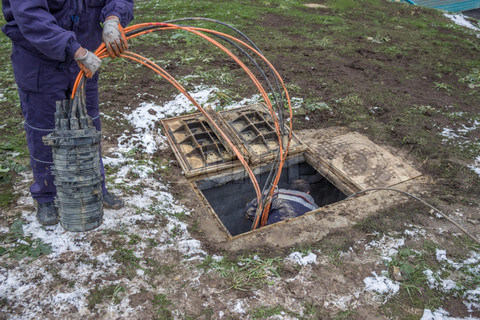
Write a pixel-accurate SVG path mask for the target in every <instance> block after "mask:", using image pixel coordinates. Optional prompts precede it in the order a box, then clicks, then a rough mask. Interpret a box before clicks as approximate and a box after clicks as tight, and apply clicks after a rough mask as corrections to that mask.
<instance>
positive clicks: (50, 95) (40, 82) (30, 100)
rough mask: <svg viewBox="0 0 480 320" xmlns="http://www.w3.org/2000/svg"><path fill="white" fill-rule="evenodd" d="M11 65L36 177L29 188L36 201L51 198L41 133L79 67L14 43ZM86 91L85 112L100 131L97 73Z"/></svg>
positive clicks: (49, 127) (69, 90)
mask: <svg viewBox="0 0 480 320" xmlns="http://www.w3.org/2000/svg"><path fill="white" fill-rule="evenodd" d="M12 65H13V71H14V74H15V80H16V82H17V85H18V94H19V96H20V102H21V107H22V113H23V117H24V118H25V125H24V127H25V132H26V135H27V144H28V149H29V151H30V165H31V167H32V171H33V178H34V179H35V181H34V182H33V184H32V185H31V187H30V192H31V194H32V197H33V198H34V199H35V200H37V201H38V202H39V203H46V202H51V201H53V200H54V197H55V194H56V188H55V184H54V176H53V175H52V173H51V167H52V165H53V160H52V149H51V147H50V146H46V145H45V144H44V143H43V141H42V137H43V136H46V135H48V134H49V133H51V132H52V130H53V129H54V127H55V125H54V113H55V110H56V101H60V100H65V99H68V98H69V97H70V95H71V93H72V88H73V84H74V82H75V78H76V77H77V74H78V72H79V68H78V66H77V64H76V63H75V62H73V63H72V64H70V66H68V67H65V66H64V64H60V63H58V62H54V61H47V60H44V59H41V58H39V57H37V56H35V55H33V54H31V53H29V52H28V51H27V50H25V49H23V48H21V47H19V46H15V45H14V46H13V50H12ZM86 95H87V101H86V102H87V111H88V114H89V115H90V117H92V120H93V124H94V125H95V127H96V128H97V130H99V131H100V130H101V124H100V118H99V109H98V74H97V75H95V76H94V78H93V79H88V80H87V82H86ZM100 164H101V174H102V189H103V193H104V194H105V193H106V188H105V170H104V168H103V163H102V160H101V157H100Z"/></svg>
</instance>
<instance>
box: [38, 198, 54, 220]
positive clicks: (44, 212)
mask: <svg viewBox="0 0 480 320" xmlns="http://www.w3.org/2000/svg"><path fill="white" fill-rule="evenodd" d="M37 220H38V222H39V223H40V224H42V225H44V226H52V225H54V224H57V223H58V211H57V208H56V207H55V204H54V202H53V201H52V202H47V203H37Z"/></svg>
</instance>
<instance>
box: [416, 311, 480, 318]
mask: <svg viewBox="0 0 480 320" xmlns="http://www.w3.org/2000/svg"><path fill="white" fill-rule="evenodd" d="M474 319H477V318H472V317H467V318H455V317H450V313H448V311H446V310H443V309H442V308H439V309H437V310H435V311H432V310H430V309H424V310H423V315H422V318H420V320H474Z"/></svg>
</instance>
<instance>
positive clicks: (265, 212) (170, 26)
mask: <svg viewBox="0 0 480 320" xmlns="http://www.w3.org/2000/svg"><path fill="white" fill-rule="evenodd" d="M144 26H158V27H161V29H160V28H159V29H158V30H171V29H181V30H185V31H188V32H191V33H194V34H196V35H198V36H200V37H202V38H204V39H205V40H207V41H209V42H211V43H212V44H214V45H215V46H217V47H218V48H220V49H221V50H222V51H224V52H225V53H227V54H228V55H229V56H230V57H231V58H232V59H234V61H235V62H237V63H238V64H239V65H240V66H241V67H242V68H243V69H244V71H245V72H246V73H247V75H248V76H249V77H250V79H251V80H252V82H253V83H254V84H255V86H256V87H257V89H258V90H259V91H260V93H261V95H262V97H263V98H264V100H265V103H266V104H267V108H268V109H269V111H270V113H271V115H272V118H273V120H274V125H275V129H276V131H277V136H278V139H279V152H280V154H281V157H280V162H279V169H280V168H282V167H283V165H284V163H285V160H286V157H287V154H288V149H289V146H290V141H291V138H292V120H291V119H292V116H293V112H292V107H291V101H290V97H289V95H288V91H287V89H286V87H285V84H284V82H283V80H282V78H281V77H280V75H279V74H278V72H277V71H276V69H275V68H274V67H273V65H272V64H271V63H270V62H269V61H268V60H267V59H266V58H265V57H264V56H263V55H262V54H260V53H259V52H258V51H257V50H255V49H254V48H252V47H251V46H250V45H248V44H246V43H244V42H243V41H241V40H239V39H237V38H235V37H233V36H230V35H228V34H224V33H221V32H217V31H214V30H209V29H204V28H196V27H181V26H177V25H174V24H167V23H143V24H137V25H134V26H130V27H127V28H125V32H129V31H132V30H136V29H139V28H142V27H144ZM156 30H157V29H153V30H146V31H144V32H140V33H138V34H134V35H131V36H129V37H128V39H131V38H133V37H137V36H140V35H143V34H147V33H151V32H153V31H156ZM200 31H204V32H209V33H213V34H218V35H222V36H224V37H227V38H229V39H231V40H234V41H236V42H238V43H240V44H242V45H243V46H245V47H247V48H249V49H250V50H252V51H253V52H254V53H255V54H257V55H258V56H259V57H260V58H261V59H262V60H264V62H265V63H267V64H268V65H269V67H270V68H271V69H272V70H273V72H274V73H275V74H276V76H277V78H278V79H279V80H280V83H281V84H282V87H283V89H284V91H285V95H286V99H287V102H288V108H289V113H290V124H289V130H288V131H289V132H288V142H287V146H286V148H285V152H283V141H282V139H281V132H280V128H279V123H278V118H277V117H276V114H275V111H274V109H273V106H272V104H271V101H270V99H269V97H268V95H267V94H266V92H265V90H264V89H263V87H262V85H261V84H260V82H259V81H258V79H257V78H256V77H255V76H254V75H253V73H252V72H251V71H250V69H248V67H246V66H245V64H243V62H242V61H240V60H239V59H238V57H237V56H235V55H234V54H233V53H232V52H231V51H230V50H228V49H227V48H226V47H224V46H223V45H221V44H220V43H218V42H217V41H215V40H214V39H212V38H211V37H209V36H207V35H205V34H203V33H201V32H200ZM105 51H106V48H105V44H104V43H102V44H101V45H100V46H99V47H98V48H97V50H96V51H95V54H96V55H97V56H99V58H101V59H103V58H106V57H108V54H105ZM126 53H127V54H126V55H125V54H124V55H122V57H126V58H129V59H131V60H133V61H136V62H139V63H141V64H143V65H145V66H146V67H148V68H150V69H151V70H153V71H154V72H156V73H158V74H160V75H161V76H162V77H163V78H165V79H166V80H167V81H169V82H170V83H171V84H172V85H174V86H175V88H177V89H178V90H179V91H180V92H181V93H182V94H184V95H185V96H186V97H187V98H188V99H189V100H190V101H191V102H192V103H193V104H194V105H195V106H196V107H197V109H199V110H200V111H201V112H202V114H204V116H205V117H207V119H209V120H210V121H211V123H212V124H214V126H215V127H216V128H217V130H218V131H219V132H220V133H221V134H222V136H223V137H224V138H225V140H226V142H227V143H228V144H229V145H230V147H231V148H232V150H233V151H234V153H235V154H236V156H237V157H238V159H239V160H240V162H241V163H242V164H243V165H244V167H245V169H246V170H247V173H248V174H249V176H250V179H251V180H252V183H253V184H254V188H255V191H256V193H257V202H258V204H260V199H261V193H260V188H259V186H258V182H257V181H256V178H255V175H254V174H253V171H252V170H251V168H250V167H249V166H248V164H247V163H246V161H245V159H244V158H243V156H242V155H241V153H240V152H239V151H238V149H237V148H236V147H235V146H234V145H233V143H232V142H231V141H230V140H229V139H228V137H227V136H226V135H225V134H224V133H223V132H222V131H221V130H220V128H218V126H217V125H216V124H215V123H214V122H213V120H212V119H211V118H210V116H209V115H208V114H207V113H206V112H205V110H204V109H203V108H202V107H201V106H200V105H199V104H198V103H197V102H196V100H195V99H194V98H193V97H191V96H190V94H188V92H187V91H186V90H185V89H184V88H183V87H182V86H181V85H180V84H179V83H178V82H177V81H176V80H175V79H174V78H173V77H172V76H171V75H170V74H168V72H166V71H165V70H163V69H162V68H161V67H159V66H158V65H156V64H155V63H154V62H152V61H150V60H148V59H146V58H144V57H142V56H140V55H138V54H135V53H132V52H128V51H127V52H126ZM128 54H130V55H133V57H132V56H128ZM140 59H143V60H144V61H142V60H140ZM145 61H147V62H148V63H150V64H151V65H153V67H152V66H151V65H149V64H148V63H146V62H145ZM83 76H84V72H83V71H81V72H79V74H78V76H77V79H76V81H75V84H74V88H73V90H72V99H73V98H74V97H75V93H76V91H77V90H78V84H79V83H80V80H81V78H82V77H83ZM281 107H283V106H281ZM280 175H281V169H280V170H278V173H277V175H276V176H275V179H274V183H273V184H272V188H271V189H270V192H269V198H268V199H271V197H272V196H273V192H274V190H275V186H276V185H278V181H279V179H280ZM269 207H270V201H268V203H267V205H266V207H265V208H264V210H263V214H262V215H261V216H262V223H261V225H262V226H264V225H265V224H266V222H267V219H268V211H269ZM258 218H259V217H257V219H256V221H255V224H254V229H255V228H256V227H257V226H258Z"/></svg>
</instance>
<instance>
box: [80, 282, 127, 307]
mask: <svg viewBox="0 0 480 320" xmlns="http://www.w3.org/2000/svg"><path fill="white" fill-rule="evenodd" d="M125 292H126V290H125V288H124V287H123V286H122V285H120V284H118V285H115V284H112V285H109V286H105V287H99V286H95V288H94V289H92V290H91V291H90V292H89V294H88V296H87V301H88V304H87V306H88V308H89V309H91V310H93V309H94V308H95V306H96V305H97V304H100V303H102V302H107V303H111V304H119V303H120V302H121V301H122V299H123V297H124V295H125Z"/></svg>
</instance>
